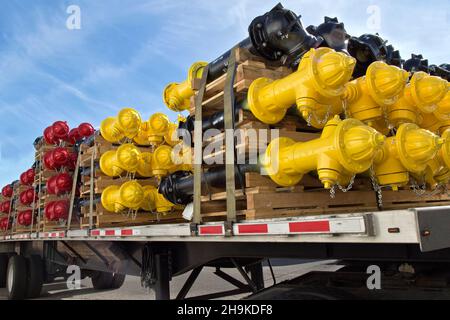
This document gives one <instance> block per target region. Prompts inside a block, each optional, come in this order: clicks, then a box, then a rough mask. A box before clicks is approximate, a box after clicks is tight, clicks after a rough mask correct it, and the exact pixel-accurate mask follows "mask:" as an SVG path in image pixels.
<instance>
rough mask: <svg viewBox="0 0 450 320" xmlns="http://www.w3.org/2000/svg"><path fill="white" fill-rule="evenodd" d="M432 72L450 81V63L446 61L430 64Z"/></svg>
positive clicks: (433, 74)
mask: <svg viewBox="0 0 450 320" xmlns="http://www.w3.org/2000/svg"><path fill="white" fill-rule="evenodd" d="M430 74H431V75H432V76H437V77H441V78H442V79H445V80H447V81H450V64H448V63H444V64H441V65H440V66H437V65H434V64H433V65H431V66H430Z"/></svg>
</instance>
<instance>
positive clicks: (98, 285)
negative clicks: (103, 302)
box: [91, 271, 126, 290]
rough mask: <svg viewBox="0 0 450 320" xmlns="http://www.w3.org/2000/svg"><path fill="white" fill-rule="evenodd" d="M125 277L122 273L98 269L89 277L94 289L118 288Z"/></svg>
mask: <svg viewBox="0 0 450 320" xmlns="http://www.w3.org/2000/svg"><path fill="white" fill-rule="evenodd" d="M125 277H126V276H125V275H123V274H118V273H109V272H100V271H99V272H97V273H96V274H94V275H93V276H92V277H91V281H92V285H93V286H94V289H96V290H108V289H119V288H120V287H121V286H122V285H123V283H124V281H125Z"/></svg>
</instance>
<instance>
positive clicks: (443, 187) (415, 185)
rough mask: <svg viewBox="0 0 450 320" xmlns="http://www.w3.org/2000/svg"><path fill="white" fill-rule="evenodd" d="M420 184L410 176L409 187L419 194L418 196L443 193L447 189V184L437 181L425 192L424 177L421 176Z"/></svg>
mask: <svg viewBox="0 0 450 320" xmlns="http://www.w3.org/2000/svg"><path fill="white" fill-rule="evenodd" d="M422 181H423V182H422V185H419V184H418V182H417V181H416V180H415V179H413V178H411V188H412V190H413V192H414V193H415V194H416V195H417V196H419V197H425V196H427V197H428V196H431V197H432V196H435V195H437V194H439V193H444V192H445V191H446V190H447V186H446V185H443V184H442V183H438V184H437V185H436V187H435V188H434V189H433V190H431V191H430V192H427V184H426V182H425V179H424V177H422Z"/></svg>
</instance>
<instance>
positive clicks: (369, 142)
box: [335, 119, 386, 174]
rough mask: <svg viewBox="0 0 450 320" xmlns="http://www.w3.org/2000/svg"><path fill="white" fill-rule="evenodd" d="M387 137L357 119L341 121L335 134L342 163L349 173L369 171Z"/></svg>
mask: <svg viewBox="0 0 450 320" xmlns="http://www.w3.org/2000/svg"><path fill="white" fill-rule="evenodd" d="M385 140H386V137H385V136H384V135H382V134H381V133H379V132H378V131H376V130H375V129H373V128H371V127H369V126H367V125H365V124H364V123H362V122H361V121H359V120H356V119H346V120H344V121H341V122H340V123H339V124H338V126H337V128H336V134H335V144H336V150H337V151H338V156H339V160H340V163H341V164H342V166H343V167H344V168H345V169H346V170H347V171H348V172H349V173H353V174H356V173H362V172H364V171H367V170H368V169H369V168H370V166H371V165H372V163H373V160H374V158H375V156H376V155H377V153H378V151H379V150H380V149H381V148H382V146H383V145H384V142H385Z"/></svg>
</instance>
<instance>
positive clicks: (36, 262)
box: [27, 255, 44, 298]
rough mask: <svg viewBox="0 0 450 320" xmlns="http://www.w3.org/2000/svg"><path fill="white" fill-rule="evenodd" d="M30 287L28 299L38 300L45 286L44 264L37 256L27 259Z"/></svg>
mask: <svg viewBox="0 0 450 320" xmlns="http://www.w3.org/2000/svg"><path fill="white" fill-rule="evenodd" d="M27 269H28V285H27V298H37V297H39V296H40V295H41V291H42V285H43V284H44V262H43V261H42V258H41V257H40V256H37V255H32V256H30V257H28V258H27Z"/></svg>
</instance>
